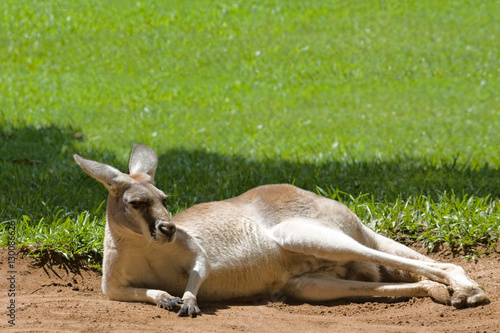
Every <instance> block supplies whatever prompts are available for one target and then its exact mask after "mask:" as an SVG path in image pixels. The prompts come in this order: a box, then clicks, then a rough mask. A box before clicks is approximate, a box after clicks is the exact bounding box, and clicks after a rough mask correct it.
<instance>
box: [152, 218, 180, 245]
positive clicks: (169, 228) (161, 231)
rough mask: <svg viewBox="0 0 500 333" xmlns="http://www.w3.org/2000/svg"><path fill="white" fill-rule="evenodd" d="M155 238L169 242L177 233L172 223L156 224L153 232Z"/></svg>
mask: <svg viewBox="0 0 500 333" xmlns="http://www.w3.org/2000/svg"><path fill="white" fill-rule="evenodd" d="M155 231H156V232H155V234H156V238H166V239H167V241H171V240H172V239H173V237H174V235H175V232H176V231H177V227H176V226H175V224H174V223H172V222H158V224H156V230H155Z"/></svg>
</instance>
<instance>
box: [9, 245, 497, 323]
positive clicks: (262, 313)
mask: <svg viewBox="0 0 500 333" xmlns="http://www.w3.org/2000/svg"><path fill="white" fill-rule="evenodd" d="M430 257H432V258H434V259H436V260H439V261H442V262H453V263H455V264H459V265H461V266H462V267H464V269H465V270H466V271H467V272H468V274H469V275H470V277H472V278H473V279H475V280H476V281H477V282H478V283H480V284H481V285H482V286H484V287H485V289H486V291H487V293H488V295H489V296H490V298H491V303H490V304H488V305H485V306H480V307H477V308H472V309H462V310H456V309H454V308H452V307H449V306H444V305H441V304H438V303H435V302H433V301H432V300H431V299H429V298H411V299H408V298H378V299H373V298H372V299H364V300H363V299H357V300H341V301H335V302H328V303H322V304H306V303H297V302H293V301H289V300H286V299H283V297H279V295H278V296H276V297H274V298H273V297H270V298H269V299H265V298H261V299H256V300H255V301H253V302H248V303H237V302H233V303H208V304H207V303H201V304H199V305H200V308H201V310H202V311H203V315H202V316H200V317H198V318H194V319H191V318H179V317H177V316H176V314H175V313H173V312H169V311H166V310H163V309H160V308H158V307H156V306H154V305H150V304H142V303H126V302H116V301H111V300H108V299H107V298H106V297H105V296H104V295H103V294H102V292H101V288H100V283H101V274H100V273H99V272H98V271H96V270H94V269H92V268H91V267H89V266H88V265H85V264H83V263H82V262H78V261H68V260H66V259H65V258H63V257H62V256H60V255H57V254H50V255H46V256H43V257H42V258H38V259H35V258H30V257H27V256H26V255H25V254H23V253H19V254H18V256H17V259H16V261H15V267H14V270H15V273H14V274H12V273H9V271H10V270H11V269H10V268H9V263H8V254H7V249H6V248H1V249H0V271H1V272H2V274H1V276H2V278H1V280H0V304H1V307H2V309H3V310H2V313H3V314H4V315H3V316H2V317H1V319H0V331H2V332H5V331H6V330H8V331H17V332H47V331H52V332H53V331H57V332H136V331H143V330H144V331H146V330H147V331H149V332H174V331H175V332H187V331H195V332H256V331H262V332H289V331H295V332H345V331H355V332H430V331H437V332H495V331H498V330H499V318H500V279H499V275H500V254H499V253H498V252H494V253H491V254H489V255H486V256H482V257H481V258H480V259H479V260H478V261H477V263H473V262H470V261H466V260H465V259H463V258H460V257H453V256H452V255H451V254H450V253H449V252H446V251H441V252H440V253H438V254H431V255H430ZM11 275H15V298H14V297H9V295H8V292H9V289H10V281H9V280H8V278H9V277H10V276H11ZM12 299H15V325H14V326H13V325H10V324H9V323H8V320H10V318H9V317H8V315H9V309H7V311H6V308H7V307H8V306H9V304H10V301H11V300H12Z"/></svg>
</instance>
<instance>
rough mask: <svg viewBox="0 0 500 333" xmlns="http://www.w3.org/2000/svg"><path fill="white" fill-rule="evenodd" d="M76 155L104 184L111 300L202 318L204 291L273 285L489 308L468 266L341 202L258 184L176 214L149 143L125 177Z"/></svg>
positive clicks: (251, 290)
mask: <svg viewBox="0 0 500 333" xmlns="http://www.w3.org/2000/svg"><path fill="white" fill-rule="evenodd" d="M74 158H75V160H76V162H77V163H78V164H79V165H80V167H81V168H82V169H83V170H84V171H85V172H86V173H88V174H89V175H90V176H92V177H93V178H95V179H97V180H98V181H99V182H101V183H103V184H104V186H105V187H106V188H107V189H108V190H109V196H108V201H107V210H106V220H107V221H106V227H105V236H104V259H103V268H102V271H103V277H102V290H103V292H104V294H105V295H106V296H107V297H108V298H110V299H113V300H118V301H131V302H148V303H153V304H156V305H158V306H159V307H160V308H164V309H167V310H171V311H177V310H178V313H177V314H178V315H179V316H190V317H196V316H197V315H199V314H201V311H200V309H199V307H198V304H197V298H199V299H201V300H209V301H216V300H227V299H235V298H249V297H256V296H258V295H263V294H272V293H276V292H278V293H282V295H284V297H289V298H293V299H298V300H302V301H306V302H319V301H329V300H334V299H339V298H347V297H356V296H369V297H377V296H399V297H432V298H434V299H435V300H437V301H439V302H441V303H444V304H447V305H452V306H454V307H456V308H464V307H474V306H479V305H483V304H487V303H489V299H488V297H487V296H486V294H485V292H484V290H483V289H482V288H481V287H480V286H479V285H478V284H477V283H476V282H475V281H473V280H472V279H470V278H468V277H467V275H466V274H465V271H464V270H463V269H462V268H461V267H459V266H457V265H453V264H447V263H438V262H435V261H433V260H431V259H430V258H428V257H426V256H424V255H421V254H419V253H418V252H416V251H413V250H411V249H410V248H408V247H406V246H404V245H402V244H399V243H397V242H395V241H393V240H391V239H389V238H386V237H384V236H382V235H379V234H377V233H375V232H374V231H372V230H371V229H369V228H368V227H366V226H365V225H363V224H362V223H361V221H360V220H359V218H358V217H357V216H356V215H355V214H354V213H353V212H351V211H350V210H349V209H348V208H347V207H346V206H345V205H343V204H341V203H339V202H337V201H334V200H331V199H327V198H325V197H322V196H319V195H316V194H314V193H312V192H309V191H305V190H302V189H299V188H297V187H295V186H292V185H264V186H259V187H257V188H254V189H252V190H249V191H248V192H246V193H243V194H241V195H240V196H238V197H235V198H231V199H227V200H223V201H218V202H210V203H202V204H198V205H195V206H193V207H191V208H189V209H186V210H184V211H182V212H180V213H179V214H177V215H175V216H174V217H171V215H170V214H169V212H168V211H167V209H166V207H165V198H166V197H167V196H166V195H165V193H163V192H162V191H161V190H159V189H158V188H156V187H155V185H154V176H155V171H156V167H157V164H158V157H157V155H156V153H155V152H154V151H153V150H152V149H151V148H149V147H147V146H145V145H135V146H134V147H133V149H132V152H131V155H130V161H129V172H130V174H125V173H122V172H120V171H119V170H117V169H115V168H114V167H112V166H109V165H106V164H103V163H99V162H95V161H91V160H88V159H85V158H82V157H81V156H79V155H76V154H75V155H74ZM180 295H182V298H180V297H178V296H180Z"/></svg>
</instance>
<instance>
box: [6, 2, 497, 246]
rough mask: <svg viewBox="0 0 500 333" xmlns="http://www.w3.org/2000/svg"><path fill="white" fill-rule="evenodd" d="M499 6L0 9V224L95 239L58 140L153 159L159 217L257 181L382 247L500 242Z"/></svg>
mask: <svg viewBox="0 0 500 333" xmlns="http://www.w3.org/2000/svg"><path fill="white" fill-rule="evenodd" d="M499 16H500V6H499V5H498V1H432V0H423V1H416V0H413V1H395V0H385V1H384V0H377V1H347V0H345V1H344V0H342V1H340V0H338V1H335V0H331V1H323V0H318V1H313V0H309V1H306V0H303V1H293V0H292V1H284V0H275V1H229V2H218V1H196V0H195V1H180V0H179V1H156V0H151V1H117V0H110V1H93V0H92V1H80V0H74V1H55V0H53V1H49V0H47V1H33V0H32V1H23V0H4V1H2V3H1V4H0V177H1V179H2V183H1V188H0V221H1V222H2V224H1V225H0V229H1V232H2V244H5V242H6V241H7V238H8V237H7V236H8V233H7V229H8V228H7V227H8V226H9V225H11V222H12V221H15V223H16V225H17V232H16V235H17V239H16V242H17V243H18V244H19V245H34V244H37V245H38V246H41V247H43V248H56V249H58V250H60V251H63V252H65V253H66V254H67V255H72V254H75V253H79V254H83V255H93V254H95V253H99V252H100V251H102V235H103V231H102V226H103V224H104V213H105V212H104V208H103V207H104V205H103V201H104V200H105V198H106V191H105V189H104V188H103V187H102V185H100V184H98V183H97V182H95V181H94V180H92V179H91V178H90V177H88V176H87V175H85V174H84V173H83V172H82V171H81V170H80V169H79V168H78V166H77V165H76V164H75V163H74V161H73V159H72V154H73V153H79V154H81V155H83V156H85V157H88V158H93V159H96V160H100V161H104V162H107V163H110V164H113V165H114V166H117V167H120V168H121V169H122V170H125V167H126V165H127V158H128V153H129V151H130V149H131V147H132V145H133V144H134V143H138V142H140V143H144V144H147V145H150V146H151V147H153V148H154V149H155V150H156V151H157V152H158V154H159V156H160V166H159V170H158V173H157V185H158V187H160V188H162V189H163V190H165V191H166V192H168V193H170V194H171V197H170V198H169V207H170V210H171V211H172V212H173V213H177V212H178V211H180V210H182V209H185V208H186V207H189V206H191V205H192V204H195V203H198V202H203V201H209V200H220V199H224V198H228V197H232V196H235V195H237V194H240V193H242V192H244V191H245V190H247V189H249V188H252V187H255V186H257V185H260V184H268V183H281V182H286V183H294V184H295V185H297V186H299V187H302V188H305V189H309V190H312V191H315V192H317V193H319V194H322V195H325V196H329V197H332V198H335V199H338V200H341V201H343V202H344V203H345V204H347V205H348V206H349V207H350V208H351V209H353V210H354V211H355V212H356V213H357V214H359V215H360V217H362V219H363V220H364V221H365V222H366V223H367V224H369V225H371V226H372V227H374V228H375V229H376V230H378V231H380V232H382V233H385V234H388V235H390V236H391V237H394V238H396V239H398V240H401V241H405V242H411V241H414V240H418V241H422V242H423V243H424V244H426V245H429V246H430V247H435V246H438V245H441V244H443V245H445V246H451V248H452V249H453V250H454V251H458V252H460V253H462V254H466V255H475V254H476V253H478V251H479V252H480V251H482V250H481V249H484V246H485V245H487V246H492V245H495V244H496V242H497V241H498V238H499V235H500V209H499V206H500V201H499V198H500V135H499V133H498V131H499V129H500V97H499V93H498V91H500V90H499V87H500V79H499V77H500V75H499V74H500V57H499V55H500V52H499V51H500V50H499V48H500V47H499V45H500V41H499V38H500V23H498V20H497V18H498V17H499Z"/></svg>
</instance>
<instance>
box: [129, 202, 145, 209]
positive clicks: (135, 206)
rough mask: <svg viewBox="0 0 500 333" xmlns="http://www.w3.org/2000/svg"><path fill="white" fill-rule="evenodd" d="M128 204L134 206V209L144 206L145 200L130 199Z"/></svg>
mask: <svg viewBox="0 0 500 333" xmlns="http://www.w3.org/2000/svg"><path fill="white" fill-rule="evenodd" d="M129 204H130V205H131V206H132V207H133V208H134V209H139V208H142V207H144V205H145V204H146V203H145V202H142V201H130V202H129Z"/></svg>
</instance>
